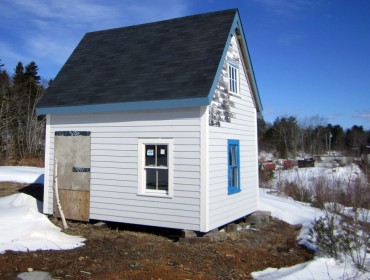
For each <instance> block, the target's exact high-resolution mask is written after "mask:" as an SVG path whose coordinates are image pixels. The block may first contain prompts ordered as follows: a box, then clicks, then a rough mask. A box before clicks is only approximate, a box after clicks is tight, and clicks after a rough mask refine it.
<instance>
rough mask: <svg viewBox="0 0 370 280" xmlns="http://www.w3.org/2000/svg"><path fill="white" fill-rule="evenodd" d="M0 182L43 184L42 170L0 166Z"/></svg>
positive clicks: (27, 167)
mask: <svg viewBox="0 0 370 280" xmlns="http://www.w3.org/2000/svg"><path fill="white" fill-rule="evenodd" d="M0 182H16V183H26V184H27V183H28V184H32V183H35V184H44V168H38V167H29V166H0Z"/></svg>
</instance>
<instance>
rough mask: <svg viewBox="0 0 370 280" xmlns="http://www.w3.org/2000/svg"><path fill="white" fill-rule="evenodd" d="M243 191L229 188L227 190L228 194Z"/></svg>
mask: <svg viewBox="0 0 370 280" xmlns="http://www.w3.org/2000/svg"><path fill="white" fill-rule="evenodd" d="M240 192H241V190H229V191H228V192H227V194H228V195H232V194H236V193H240Z"/></svg>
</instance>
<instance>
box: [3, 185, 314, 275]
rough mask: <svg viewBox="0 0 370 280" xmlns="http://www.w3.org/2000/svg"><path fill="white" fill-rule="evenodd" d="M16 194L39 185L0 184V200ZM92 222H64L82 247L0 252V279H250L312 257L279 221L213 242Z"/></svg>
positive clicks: (171, 232) (293, 232)
mask: <svg viewBox="0 0 370 280" xmlns="http://www.w3.org/2000/svg"><path fill="white" fill-rule="evenodd" d="M40 189H41V192H40ZM19 190H20V191H23V192H24V191H27V192H28V193H29V194H36V196H37V194H38V193H42V186H40V185H33V186H26V185H19V184H14V183H0V196H5V195H9V194H12V193H15V192H17V191H19ZM50 219H51V221H52V222H53V223H55V224H57V225H58V226H60V227H61V224H60V221H58V220H56V219H54V218H50ZM94 222H96V221H93V222H91V223H80V222H69V226H70V229H68V230H67V231H66V232H67V233H68V234H72V235H80V236H83V237H85V238H86V239H87V241H86V242H85V243H86V245H85V246H83V247H80V248H77V249H73V250H64V251H36V252H13V251H6V252H5V253H4V254H1V255H0V279H15V278H16V276H17V275H18V274H19V273H21V272H25V271H27V269H28V268H33V269H34V270H40V271H48V272H49V273H50V274H51V275H52V276H53V277H54V278H56V279H251V276H250V273H251V272H253V271H257V270H263V269H265V268H267V267H277V268H279V267H284V266H292V265H295V264H297V263H301V262H304V261H308V260H310V259H312V257H313V254H312V253H311V252H309V251H307V250H306V249H305V248H302V247H300V246H299V245H298V244H297V242H296V237H297V234H298V233H299V229H300V227H298V226H291V225H289V224H287V223H285V222H282V221H279V220H273V221H272V222H271V223H270V224H266V225H263V226H260V227H258V228H251V229H244V230H241V231H237V232H233V233H225V232H224V233H219V234H218V236H217V241H213V242H210V239H207V238H204V237H203V238H204V239H197V240H190V241H192V242H179V241H178V240H179V235H180V231H177V230H168V229H160V228H153V227H143V226H132V225H124V224H113V223H108V224H107V226H106V227H104V226H103V227H97V226H94V224H93V223H94Z"/></svg>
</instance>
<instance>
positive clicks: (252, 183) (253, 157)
mask: <svg viewBox="0 0 370 280" xmlns="http://www.w3.org/2000/svg"><path fill="white" fill-rule="evenodd" d="M227 57H228V59H230V58H231V59H233V60H235V59H236V60H238V61H239V82H240V85H239V88H240V92H239V94H238V96H236V95H230V100H231V102H232V104H233V106H232V108H231V109H230V110H231V112H232V114H233V117H232V118H231V121H230V122H224V121H222V122H221V123H220V127H217V126H210V127H209V229H210V230H211V229H213V228H216V227H219V226H222V225H224V224H226V223H229V222H231V221H233V220H236V219H238V218H241V217H243V216H245V215H248V214H250V213H252V212H254V211H256V210H257V203H258V170H257V168H258V164H257V163H258V160H257V112H256V107H255V105H254V102H253V99H252V94H251V90H250V86H249V84H248V80H247V77H246V75H245V68H244V64H243V63H242V59H241V57H240V50H239V46H238V43H237V42H236V40H235V36H234V37H233V38H232V40H231V45H230V47H229V50H228V53H227ZM224 63H225V64H226V65H227V61H225V62H224ZM222 79H223V78H222V77H220V80H222ZM228 139H238V140H239V145H240V146H239V147H240V151H239V152H240V186H241V188H240V192H238V193H235V194H232V195H228V150H227V148H228Z"/></svg>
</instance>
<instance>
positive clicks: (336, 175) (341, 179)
mask: <svg viewBox="0 0 370 280" xmlns="http://www.w3.org/2000/svg"><path fill="white" fill-rule="evenodd" d="M356 178H360V179H362V180H365V177H364V174H363V172H362V171H361V169H360V167H359V166H358V165H356V164H350V165H347V166H343V167H334V168H326V167H308V168H293V169H289V170H276V172H275V176H274V180H273V184H272V185H273V186H276V185H278V184H279V182H285V181H287V182H291V183H297V184H299V186H302V187H305V188H306V189H312V188H313V184H314V183H315V182H317V181H318V180H322V179H324V180H325V182H326V183H329V182H330V183H331V184H332V186H334V185H335V186H338V185H342V186H344V187H345V186H347V185H348V183H349V182H353V180H355V179H356Z"/></svg>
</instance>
